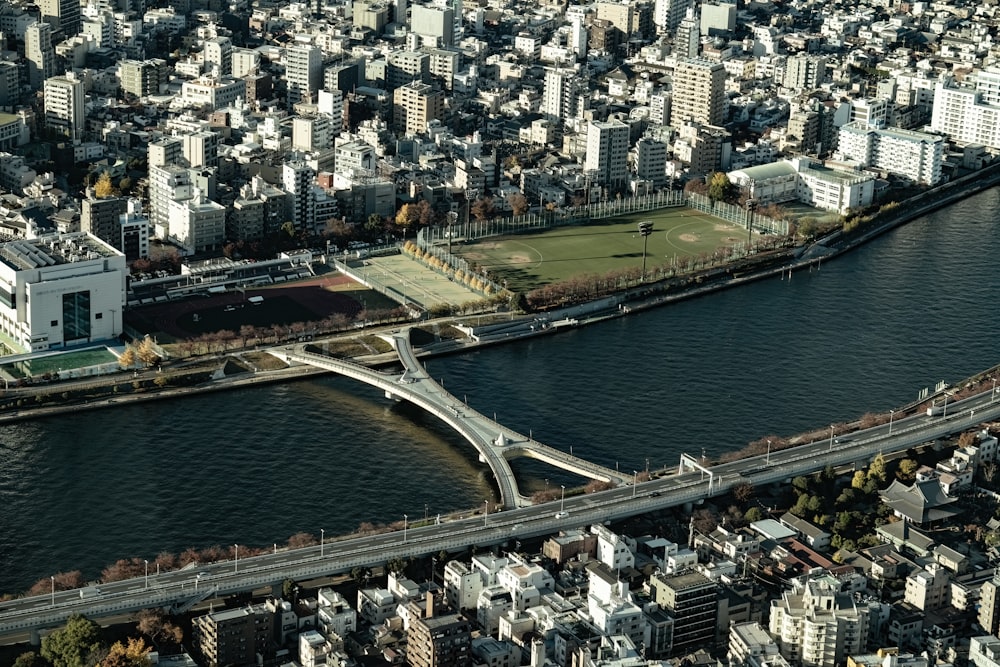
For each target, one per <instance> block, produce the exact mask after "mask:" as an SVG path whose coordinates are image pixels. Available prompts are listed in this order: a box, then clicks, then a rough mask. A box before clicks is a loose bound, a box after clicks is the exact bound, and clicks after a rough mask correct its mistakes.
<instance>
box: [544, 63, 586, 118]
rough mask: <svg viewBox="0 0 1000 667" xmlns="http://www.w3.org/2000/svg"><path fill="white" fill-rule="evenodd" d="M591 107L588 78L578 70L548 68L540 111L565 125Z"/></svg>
mask: <svg viewBox="0 0 1000 667" xmlns="http://www.w3.org/2000/svg"><path fill="white" fill-rule="evenodd" d="M588 105H589V91H588V89H587V78H586V77H585V76H582V75H581V74H580V72H579V71H578V70H577V69H576V68H571V67H559V68H555V67H553V68H546V70H545V83H544V85H543V88H542V105H541V109H540V111H541V112H542V113H543V114H545V115H547V116H551V117H553V118H559V119H560V120H561V121H562V122H563V123H566V122H568V121H570V120H571V119H574V118H577V117H579V116H580V115H581V114H582V113H583V111H584V110H585V109H587V108H588Z"/></svg>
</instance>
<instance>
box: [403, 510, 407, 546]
mask: <svg viewBox="0 0 1000 667" xmlns="http://www.w3.org/2000/svg"><path fill="white" fill-rule="evenodd" d="M406 519H407V516H406V515H405V514H404V515H403V542H404V543H405V542H406Z"/></svg>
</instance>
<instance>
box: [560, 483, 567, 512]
mask: <svg viewBox="0 0 1000 667" xmlns="http://www.w3.org/2000/svg"><path fill="white" fill-rule="evenodd" d="M559 488H560V489H562V494H561V495H560V496H559V511H560V512H562V511H563V505H564V504H565V502H566V485H565V484H560V485H559Z"/></svg>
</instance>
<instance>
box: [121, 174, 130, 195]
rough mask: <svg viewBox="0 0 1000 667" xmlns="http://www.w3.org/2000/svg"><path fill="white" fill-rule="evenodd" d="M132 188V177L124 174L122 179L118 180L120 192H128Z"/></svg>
mask: <svg viewBox="0 0 1000 667" xmlns="http://www.w3.org/2000/svg"><path fill="white" fill-rule="evenodd" d="M131 189H132V179H131V178H129V177H128V176H122V180H120V181H118V190H119V192H128V191H129V190H131Z"/></svg>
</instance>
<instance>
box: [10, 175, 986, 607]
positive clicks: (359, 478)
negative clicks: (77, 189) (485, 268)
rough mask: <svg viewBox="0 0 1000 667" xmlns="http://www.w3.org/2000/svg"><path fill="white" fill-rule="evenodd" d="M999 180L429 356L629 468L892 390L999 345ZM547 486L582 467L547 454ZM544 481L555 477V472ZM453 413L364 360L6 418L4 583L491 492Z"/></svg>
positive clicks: (485, 398)
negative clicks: (678, 296) (400, 395)
mask: <svg viewBox="0 0 1000 667" xmlns="http://www.w3.org/2000/svg"><path fill="white" fill-rule="evenodd" d="M998 226H1000V191H998V190H997V189H992V190H989V191H987V192H984V193H981V194H979V195H976V196H974V197H971V198H969V199H968V200H966V201H964V202H962V203H959V204H956V205H954V206H951V207H949V208H947V209H945V210H942V211H939V212H937V213H934V214H931V215H928V216H926V217H923V218H920V219H918V220H916V221H914V222H912V223H910V224H908V225H906V226H905V227H902V228H900V229H898V230H896V231H894V232H892V233H890V234H888V235H885V236H883V237H881V238H879V239H877V240H875V241H874V242H872V243H870V244H868V245H867V246H865V247H863V248H860V249H857V250H855V251H852V252H851V253H849V254H847V255H845V256H842V257H840V258H838V259H836V260H833V261H830V262H828V263H824V264H823V265H822V267H821V268H820V269H819V270H815V271H811V272H810V271H807V270H803V271H801V272H799V273H796V274H794V275H793V276H792V278H791V280H788V279H787V278H786V279H785V280H779V279H778V278H777V277H775V278H773V279H768V280H767V281H763V282H759V283H754V284H752V285H749V286H745V287H741V288H739V289H736V290H730V291H727V292H720V293H717V294H713V295H710V296H706V297H702V298H698V299H694V300H691V301H687V302H684V303H680V304H676V305H673V306H669V307H667V308H662V309H659V310H655V311H650V312H646V313H642V314H638V315H636V316H634V317H628V318H625V319H620V320H615V321H611V322H607V323H603V324H599V325H595V326H591V327H586V328H582V329H579V330H575V331H571V332H568V333H564V334H558V335H555V336H549V337H546V338H543V339H536V340H531V341H525V342H521V343H514V344H511V345H508V346H502V347H494V348H490V349H484V350H481V351H477V352H472V353H469V354H465V355H459V356H452V357H444V358H439V359H432V360H430V361H429V362H428V364H427V365H428V368H429V370H430V371H431V373H432V374H433V376H434V377H435V378H443V379H444V380H445V386H446V387H447V389H449V390H450V391H452V392H453V393H455V394H456V395H458V396H460V397H464V398H467V400H468V401H469V403H470V404H471V405H472V406H474V407H476V408H477V409H479V410H480V411H482V412H484V413H486V414H492V413H493V412H496V414H497V418H498V419H499V420H500V421H501V422H503V423H505V424H507V425H509V426H511V427H513V428H515V429H518V430H521V431H523V432H528V431H529V430H530V431H531V432H532V434H533V435H534V437H535V438H536V439H538V440H541V441H542V442H545V443H547V444H551V445H553V446H556V447H559V448H563V449H566V450H568V449H569V448H570V447H572V448H573V451H574V453H575V454H577V455H580V456H584V457H586V458H591V459H593V460H595V461H599V462H601V463H604V464H606V465H609V466H614V465H618V466H619V467H620V468H621V469H622V470H635V469H643V468H644V467H645V466H646V464H647V463H646V460H647V459H649V465H650V466H651V467H654V468H655V467H662V466H667V465H675V464H676V463H677V460H678V457H679V455H680V454H681V453H682V452H691V453H700V452H701V450H702V449H704V450H706V452H707V453H708V454H710V455H711V454H717V453H721V452H725V451H730V450H734V449H739V448H740V447H742V446H743V445H745V444H746V443H747V442H748V441H750V440H753V439H756V438H758V437H761V436H763V435H767V434H772V433H774V434H779V435H788V434H792V433H796V432H799V431H803V430H807V429H810V428H823V427H825V426H826V425H828V424H830V423H832V422H838V421H845V420H849V419H852V418H856V417H858V416H860V415H861V414H863V413H865V412H869V411H873V412H880V411H887V410H888V409H889V408H891V407H895V406H898V405H901V404H903V403H907V402H909V401H911V400H913V399H915V398H916V396H917V393H918V392H919V390H920V389H921V388H923V387H927V386H933V385H934V384H935V383H936V382H937V381H939V380H946V381H949V382H951V381H956V380H959V379H962V378H964V377H966V376H969V375H972V374H974V373H975V372H977V371H979V370H983V369H986V368H988V367H990V366H993V365H994V364H996V363H998V362H1000V358H998V357H1000V355H998V345H997V342H996V341H997V337H996V334H995V326H996V322H997V319H998V318H997V310H996V298H997V295H998V294H1000V275H998V272H997V271H996V270H995V268H994V258H995V257H998V256H1000V234H998ZM518 470H519V472H520V473H521V474H523V476H524V477H525V479H524V480H523V482H522V487H526V488H528V489H529V490H531V489H532V488H541V487H544V486H545V484H546V483H550V484H558V483H567V482H569V483H572V482H574V481H575V480H573V478H571V477H568V476H566V475H565V474H564V473H561V472H558V471H552V470H549V469H546V468H544V467H542V466H541V465H540V464H525V465H524V466H522V467H520V468H519V469H518ZM546 479H548V480H549V481H548V482H546ZM492 494H493V492H492V486H491V480H490V477H489V473H488V470H486V469H485V467H484V466H483V465H481V464H479V463H478V462H477V461H476V457H475V454H474V452H472V450H471V448H470V447H468V446H467V445H465V443H464V441H462V440H461V438H459V437H458V436H457V435H455V434H454V433H452V432H450V431H449V430H448V429H447V428H446V427H444V426H443V425H441V424H440V423H438V422H437V421H436V420H434V419H433V418H431V417H429V416H426V415H424V414H422V413H420V412H419V411H418V410H415V409H413V408H411V407H407V406H400V405H394V404H392V403H390V402H389V401H387V400H385V399H384V398H383V397H382V395H381V394H380V393H379V392H378V391H377V390H375V389H373V388H370V387H367V386H365V385H362V384H359V383H357V382H355V381H352V380H348V379H345V378H332V377H331V378H322V379H316V380H308V381H299V382H293V383H289V384H284V385H277V386H270V387H261V388H254V389H246V390H238V391H233V392H229V393H219V394H209V395H204V396H193V397H190V398H185V399H180V400H175V401H163V402H155V403H148V404H144V405H135V406H122V407H119V408H115V409H114V410H108V411H97V412H83V413H80V414H70V415H66V416H63V417H58V418H54V419H46V420H40V421H36V422H32V423H26V424H16V425H12V426H6V427H2V428H0V591H12V592H13V591H19V590H23V589H25V588H27V587H28V586H30V585H31V584H32V583H33V582H34V581H36V580H38V579H40V578H43V577H44V578H48V576H49V575H50V574H54V573H56V572H59V571H66V570H73V569H80V570H82V571H83V573H84V575H85V576H86V577H88V578H96V577H97V576H99V574H100V571H101V569H102V568H103V567H104V566H105V565H107V564H109V563H111V562H113V561H114V560H116V559H117V558H121V557H131V556H136V557H139V558H147V559H150V560H152V559H153V558H154V557H155V556H156V555H157V554H158V553H160V552H162V551H171V552H179V551H182V550H183V549H185V548H187V547H191V546H193V547H198V548H201V547H207V546H212V545H231V544H234V543H239V544H240V545H241V546H243V545H250V546H269V545H271V544H272V543H273V542H278V543H279V544H280V543H283V542H284V541H286V540H287V539H288V537H289V536H290V535H292V534H294V533H297V532H300V531H306V532H311V533H314V534H316V535H319V532H320V529H325V530H326V534H327V536H328V537H330V536H332V535H335V534H338V533H343V532H349V531H351V530H352V529H354V528H356V527H357V526H358V525H359V524H360V523H362V522H366V521H370V522H374V523H388V522H393V521H401V520H402V516H403V514H404V513H405V514H408V515H409V517H410V518H411V519H413V518H415V517H416V518H422V517H423V515H424V513H425V512H426V513H429V514H430V515H431V516H433V515H434V514H436V513H439V512H442V513H443V512H448V511H452V510H461V509H466V508H470V507H477V506H481V505H482V503H483V500H484V499H485V498H491V497H492Z"/></svg>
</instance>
